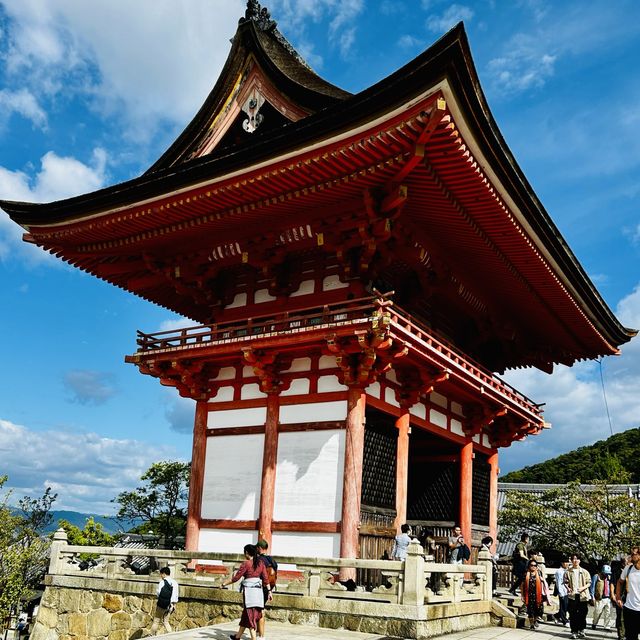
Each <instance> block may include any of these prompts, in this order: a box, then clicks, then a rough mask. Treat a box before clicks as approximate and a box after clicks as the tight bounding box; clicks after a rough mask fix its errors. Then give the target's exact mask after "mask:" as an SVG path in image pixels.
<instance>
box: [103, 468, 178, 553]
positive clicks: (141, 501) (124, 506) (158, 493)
mask: <svg viewBox="0 0 640 640" xmlns="http://www.w3.org/2000/svg"><path fill="white" fill-rule="evenodd" d="M189 473H190V465H189V463H186V462H167V461H164V462H154V463H153V464H152V465H151V466H150V467H149V469H147V471H145V472H144V474H143V475H142V476H141V478H140V479H141V480H144V481H145V483H144V484H143V485H141V486H139V487H138V488H137V489H134V490H133V491H123V492H122V493H120V494H119V495H118V497H117V498H114V500H113V502H116V503H118V504H119V505H120V508H119V509H118V513H117V517H118V519H119V520H121V521H125V522H130V521H132V520H133V521H142V523H141V524H140V525H138V526H136V527H135V528H134V529H132V531H134V532H135V533H151V532H153V533H155V534H158V535H160V536H164V538H165V544H166V546H167V547H170V548H172V547H174V546H175V544H176V538H178V537H179V536H183V535H184V533H185V529H186V522H187V498H188V495H189Z"/></svg>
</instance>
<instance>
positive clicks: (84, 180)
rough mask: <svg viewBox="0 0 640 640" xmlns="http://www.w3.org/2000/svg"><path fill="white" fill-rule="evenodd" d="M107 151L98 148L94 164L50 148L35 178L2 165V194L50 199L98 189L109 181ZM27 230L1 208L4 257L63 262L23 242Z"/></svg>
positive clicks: (0, 239)
mask: <svg viewBox="0 0 640 640" xmlns="http://www.w3.org/2000/svg"><path fill="white" fill-rule="evenodd" d="M106 164H107V154H106V152H105V151H104V150H103V149H95V150H94V152H93V156H92V158H91V163H90V164H88V165H87V164H84V163H83V162H80V161H79V160H77V159H76V158H71V157H61V156H58V155H57V154H55V153H54V152H52V151H50V152H48V153H46V154H45V155H44V156H43V157H42V159H41V165H40V170H39V171H38V172H37V173H36V174H35V175H34V176H33V177H31V176H30V175H29V174H27V173H26V172H24V171H9V170H8V169H6V168H4V167H0V194H2V197H3V199H5V200H23V201H28V202H50V201H53V200H61V199H63V198H68V197H70V196H74V195H78V194H81V193H86V192H89V191H95V190H96V189H99V188H100V187H102V186H103V185H104V183H105V180H106ZM22 234H23V229H22V228H21V227H19V226H18V225H17V224H15V223H14V222H13V221H12V220H10V219H9V217H8V216H7V215H6V214H5V213H4V212H2V211H0V260H6V259H8V257H9V256H10V255H11V256H15V257H18V258H19V259H20V260H22V261H23V262H25V263H26V264H28V265H30V266H35V265H38V264H42V263H46V264H48V265H54V264H58V265H59V264H61V263H60V262H59V261H58V260H56V259H54V258H53V257H52V256H51V255H50V254H48V253H45V252H44V251H42V250H40V249H38V248H37V247H34V246H33V245H29V244H27V243H25V242H23V241H22Z"/></svg>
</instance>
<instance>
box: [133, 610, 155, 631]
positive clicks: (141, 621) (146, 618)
mask: <svg viewBox="0 0 640 640" xmlns="http://www.w3.org/2000/svg"><path fill="white" fill-rule="evenodd" d="M149 624H151V616H150V615H149V614H148V613H145V612H144V611H134V612H133V613H132V614H131V628H132V629H142V628H144V627H146V626H147V625H149Z"/></svg>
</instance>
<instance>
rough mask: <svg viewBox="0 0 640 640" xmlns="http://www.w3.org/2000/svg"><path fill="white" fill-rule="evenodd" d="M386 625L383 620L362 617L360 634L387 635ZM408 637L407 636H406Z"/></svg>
mask: <svg viewBox="0 0 640 640" xmlns="http://www.w3.org/2000/svg"><path fill="white" fill-rule="evenodd" d="M387 623H388V621H387V620H385V619H384V618H370V617H368V616H363V617H362V618H361V619H360V627H359V629H358V630H359V631H360V633H377V634H378V635H379V634H385V635H386V634H387ZM406 637H408V636H406Z"/></svg>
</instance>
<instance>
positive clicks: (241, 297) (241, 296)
mask: <svg viewBox="0 0 640 640" xmlns="http://www.w3.org/2000/svg"><path fill="white" fill-rule="evenodd" d="M246 306H247V294H246V293H236V296H235V298H234V299H233V302H232V303H231V304H228V305H227V306H226V307H225V308H226V309H235V308H236V307H246Z"/></svg>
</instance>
